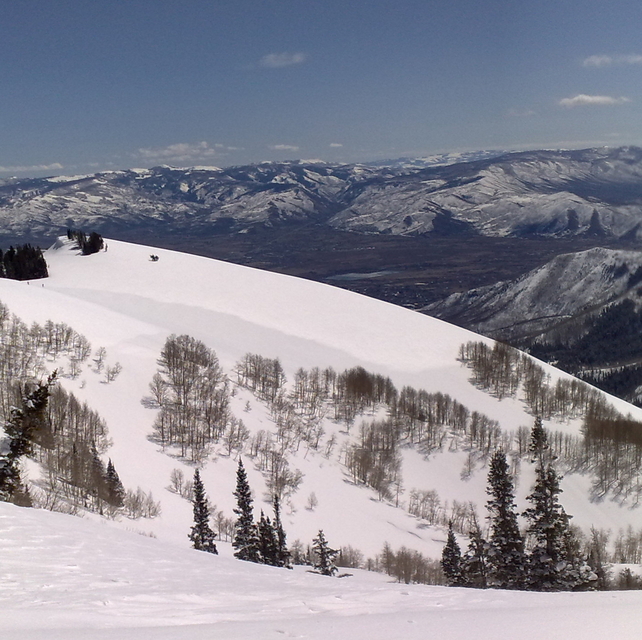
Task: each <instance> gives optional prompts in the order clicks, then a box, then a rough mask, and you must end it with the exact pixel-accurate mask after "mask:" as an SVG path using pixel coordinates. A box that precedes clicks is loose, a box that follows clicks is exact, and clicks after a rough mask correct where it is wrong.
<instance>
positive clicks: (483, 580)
mask: <svg viewBox="0 0 642 640" xmlns="http://www.w3.org/2000/svg"><path fill="white" fill-rule="evenodd" d="M469 536H470V542H469V543H468V549H467V550H466V553H464V555H463V556H462V559H461V574H462V578H463V581H464V585H465V586H467V587H472V588H474V589H486V588H487V587H488V542H486V540H484V537H483V536H482V532H481V530H480V529H479V524H478V523H477V522H476V521H475V523H474V526H473V529H472V530H471V532H470V533H469Z"/></svg>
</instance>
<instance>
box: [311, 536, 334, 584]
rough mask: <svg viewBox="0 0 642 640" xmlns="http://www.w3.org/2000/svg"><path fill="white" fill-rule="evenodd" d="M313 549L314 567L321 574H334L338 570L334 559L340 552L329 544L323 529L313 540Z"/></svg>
mask: <svg viewBox="0 0 642 640" xmlns="http://www.w3.org/2000/svg"><path fill="white" fill-rule="evenodd" d="M312 551H313V552H314V568H315V569H316V570H317V571H318V572H319V573H320V574H321V575H324V576H333V575H334V574H335V573H336V572H337V571H338V569H337V567H336V565H335V564H334V559H335V558H336V556H337V554H338V553H339V552H338V551H336V550H335V549H331V548H330V547H329V546H328V542H327V540H326V539H325V536H324V535H323V530H322V529H320V530H319V533H318V534H317V537H316V538H315V539H314V540H313V541H312Z"/></svg>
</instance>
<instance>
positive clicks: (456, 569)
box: [441, 520, 463, 587]
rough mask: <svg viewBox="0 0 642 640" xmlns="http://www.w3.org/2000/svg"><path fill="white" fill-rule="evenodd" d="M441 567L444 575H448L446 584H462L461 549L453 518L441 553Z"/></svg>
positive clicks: (453, 585)
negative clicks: (454, 529)
mask: <svg viewBox="0 0 642 640" xmlns="http://www.w3.org/2000/svg"><path fill="white" fill-rule="evenodd" d="M441 568H442V569H443V572H444V576H446V584H447V585H448V586H449V587H461V586H462V584H463V579H462V574H461V549H460V548H459V544H458V542H457V538H456V537H455V532H454V531H453V523H452V520H451V521H450V522H448V538H447V540H446V545H445V546H444V549H443V551H442V554H441Z"/></svg>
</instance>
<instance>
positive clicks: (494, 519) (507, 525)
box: [486, 451, 526, 589]
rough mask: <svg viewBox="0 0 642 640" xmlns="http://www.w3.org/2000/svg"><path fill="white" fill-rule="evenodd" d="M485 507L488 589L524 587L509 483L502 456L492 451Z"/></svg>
mask: <svg viewBox="0 0 642 640" xmlns="http://www.w3.org/2000/svg"><path fill="white" fill-rule="evenodd" d="M486 492H487V493H488V495H489V496H490V497H491V499H490V500H489V501H488V502H487V503H486V507H487V509H488V513H489V519H490V523H491V528H490V532H491V533H490V540H489V549H488V565H489V585H490V586H493V587H497V588H500V589H521V588H523V587H524V582H525V581H524V570H525V565H526V558H525V555H524V540H523V538H522V536H521V534H520V532H519V526H518V524H517V513H516V512H515V498H514V490H513V481H512V480H511V477H510V474H509V473H508V463H507V462H506V454H505V453H504V452H503V451H496V452H495V453H494V454H493V456H492V458H491V461H490V470H489V472H488V487H487V489H486Z"/></svg>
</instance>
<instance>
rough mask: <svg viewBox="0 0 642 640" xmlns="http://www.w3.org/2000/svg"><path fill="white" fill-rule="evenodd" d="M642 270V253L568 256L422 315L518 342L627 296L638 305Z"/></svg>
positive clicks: (600, 250) (454, 297)
mask: <svg viewBox="0 0 642 640" xmlns="http://www.w3.org/2000/svg"><path fill="white" fill-rule="evenodd" d="M641 267H642V253H640V252H639V251H621V250H612V249H603V248H596V249H590V250H588V251H581V252H578V253H569V254H565V255H561V256H557V257H556V258H554V259H553V260H551V261H550V262H549V263H547V264H545V265H544V266H542V267H540V268H538V269H535V270H533V271H531V272H529V273H527V274H525V275H524V276H522V277H521V278H519V279H517V280H514V281H506V282H498V283H497V284H494V285H492V286H488V287H480V288H478V289H471V290H470V291H465V292H462V293H455V294H453V295H451V296H449V297H448V298H446V299H445V300H441V301H438V302H435V303H433V304H430V305H428V306H427V307H424V308H423V309H422V311H423V312H425V313H427V314H430V315H434V316H436V317H438V318H443V319H445V320H448V321H449V322H456V323H457V324H461V325H462V326H466V327H469V328H471V329H473V330H474V331H478V332H480V333H483V334H485V335H492V336H495V337H498V338H502V339H511V338H516V337H519V336H522V335H529V334H534V333H536V332H538V331H542V330H543V329H545V328H546V327H550V326H552V325H554V324H556V323H558V322H560V321H563V320H565V319H568V318H572V317H577V316H579V315H581V314H583V313H586V312H591V311H596V310H599V309H601V308H602V307H603V306H604V305H606V304H608V303H611V302H614V301H616V300H622V299H624V298H625V297H629V298H631V299H632V300H634V301H635V302H636V305H637V303H639V299H640V295H639V293H638V290H639V275H640V274H641V273H642V271H641V272H640V273H638V269H640V268H641ZM636 273H637V275H638V277H634V276H635V274H636Z"/></svg>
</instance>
